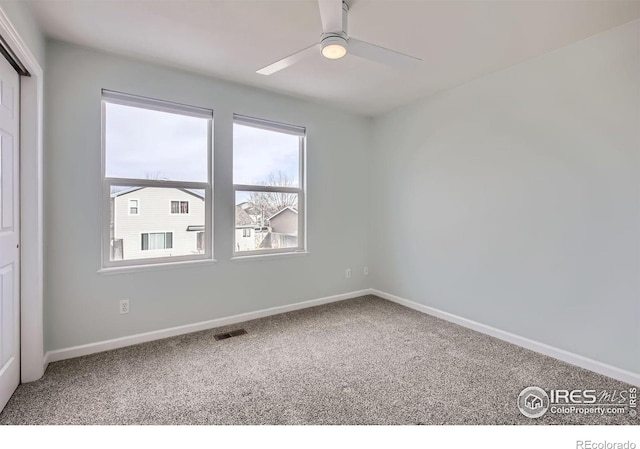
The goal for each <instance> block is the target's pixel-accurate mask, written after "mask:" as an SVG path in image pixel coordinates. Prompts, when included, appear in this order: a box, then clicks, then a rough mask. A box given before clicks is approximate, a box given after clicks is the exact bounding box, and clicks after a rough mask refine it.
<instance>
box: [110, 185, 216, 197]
mask: <svg viewBox="0 0 640 449" xmlns="http://www.w3.org/2000/svg"><path fill="white" fill-rule="evenodd" d="M146 188H147V187H125V188H124V189H122V190H118V191H117V192H113V193H112V194H111V198H116V197H118V196H123V195H127V194H129V193H133V192H137V191H138V190H142V189H146ZM151 188H158V189H176V190H182V191H183V192H185V193H188V194H190V195H193V196H195V197H197V198H200V199H201V200H204V194H202V193H200V191H199V190H195V189H183V188H181V187H151Z"/></svg>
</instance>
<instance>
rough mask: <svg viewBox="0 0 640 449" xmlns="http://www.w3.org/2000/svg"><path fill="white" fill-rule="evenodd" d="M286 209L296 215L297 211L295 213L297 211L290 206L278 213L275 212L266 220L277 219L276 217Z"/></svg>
mask: <svg viewBox="0 0 640 449" xmlns="http://www.w3.org/2000/svg"><path fill="white" fill-rule="evenodd" d="M287 209H289V210H290V211H291V212H293V213H295V214H296V215H298V211H297V210H295V209H294V208H293V207H291V206H287V207H285V208H283V209H280V210H279V211H278V212H276V213H275V214H273V215H272V216H270V217H269V218H268V220H271V219H272V218H274V217H277V216H278V215H280V214H281V213H282V212H284V211H285V210H287Z"/></svg>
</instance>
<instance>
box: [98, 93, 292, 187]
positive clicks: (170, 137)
mask: <svg viewBox="0 0 640 449" xmlns="http://www.w3.org/2000/svg"><path fill="white" fill-rule="evenodd" d="M106 108H107V115H106V120H107V127H106V149H107V151H106V156H107V159H106V174H107V176H108V177H114V178H134V179H148V178H151V179H168V180H173V181H197V182H206V181H207V120H206V119H201V118H195V117H186V116H183V115H178V114H170V113H166V112H159V111H153V110H148V109H141V108H134V107H129V106H122V105H118V104H112V103H107V105H106ZM233 145H234V164H233V182H234V183H236V184H261V183H262V182H263V181H265V180H266V179H267V178H268V177H269V175H270V174H271V173H274V174H277V173H278V172H279V171H281V172H283V173H284V174H285V175H286V176H287V177H288V179H290V180H291V181H293V182H294V184H293V185H297V183H298V137H296V136H291V135H288V134H282V133H275V132H272V131H265V130H261V129H257V128H252V127H248V126H241V125H234V137H233Z"/></svg>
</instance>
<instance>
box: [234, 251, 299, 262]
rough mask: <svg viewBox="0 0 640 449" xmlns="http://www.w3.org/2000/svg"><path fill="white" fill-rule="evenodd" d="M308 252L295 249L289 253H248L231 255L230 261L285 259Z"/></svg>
mask: <svg viewBox="0 0 640 449" xmlns="http://www.w3.org/2000/svg"><path fill="white" fill-rule="evenodd" d="M308 254H310V253H309V251H295V252H291V253H274V254H250V255H247V256H233V257H232V258H231V261H232V262H252V261H256V260H270V259H286V258H287V257H298V256H306V255H308Z"/></svg>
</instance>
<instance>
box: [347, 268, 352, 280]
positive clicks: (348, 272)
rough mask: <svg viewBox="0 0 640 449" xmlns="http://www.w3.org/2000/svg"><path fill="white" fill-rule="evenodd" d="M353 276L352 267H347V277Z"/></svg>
mask: <svg viewBox="0 0 640 449" xmlns="http://www.w3.org/2000/svg"><path fill="white" fill-rule="evenodd" d="M349 278H351V268H347V279H349Z"/></svg>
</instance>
